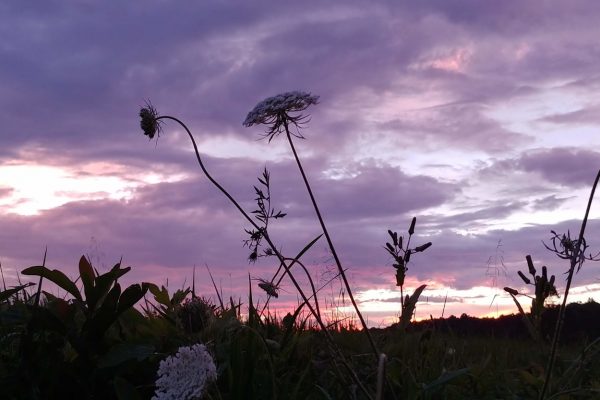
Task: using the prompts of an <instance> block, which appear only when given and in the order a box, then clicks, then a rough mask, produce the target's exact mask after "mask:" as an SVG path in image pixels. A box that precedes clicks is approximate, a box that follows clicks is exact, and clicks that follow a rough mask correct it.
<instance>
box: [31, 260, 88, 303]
mask: <svg viewBox="0 0 600 400" xmlns="http://www.w3.org/2000/svg"><path fill="white" fill-rule="evenodd" d="M21 273H22V274H23V275H34V276H41V277H43V278H46V279H48V280H49V281H50V282H52V283H54V284H56V285H57V286H58V287H60V288H61V289H64V290H65V291H67V292H68V293H70V294H71V295H72V296H73V297H75V298H76V299H77V300H79V301H83V299H82V298H81V293H79V289H77V286H75V284H74V283H73V281H71V280H70V279H69V278H68V277H67V276H66V275H65V274H64V273H62V272H61V271H59V270H57V269H54V270H49V269H48V268H46V267H44V266H42V265H36V266H33V267H29V268H25V269H24V270H23V271H22V272H21Z"/></svg>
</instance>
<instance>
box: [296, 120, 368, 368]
mask: <svg viewBox="0 0 600 400" xmlns="http://www.w3.org/2000/svg"><path fill="white" fill-rule="evenodd" d="M284 127H285V132H286V134H287V138H288V142H289V143H290V147H291V148H292V152H293V153H294V158H295V159H296V163H297V164H298V169H300V174H301V175H302V179H303V180H304V185H305V186H306V190H307V191H308V194H309V195H310V200H311V201H312V204H313V207H314V209H315V213H316V214H317V218H318V219H319V223H320V224H321V229H323V233H324V234H325V238H326V239H327V244H328V245H329V248H330V250H331V253H332V254H333V258H334V260H335V264H336V265H337V268H338V272H339V273H340V276H341V277H342V281H343V282H344V286H345V287H346V291H347V292H348V297H350V301H351V302H352V306H354V310H355V311H356V315H358V319H359V320H360V323H361V325H362V328H363V330H364V331H365V334H366V335H367V338H368V339H369V344H370V345H371V349H372V350H373V354H374V355H375V357H376V358H377V357H379V351H378V350H377V346H376V345H375V341H374V340H373V337H372V336H371V332H369V328H368V327H367V323H366V322H365V319H364V318H363V316H362V313H361V312H360V309H359V308H358V305H357V304H356V300H355V299H354V295H353V294H352V289H351V288H350V283H349V282H348V278H347V277H346V273H345V272H344V269H343V268H342V263H341V262H340V259H339V257H338V255H337V252H336V250H335V246H334V245H333V241H332V240H331V236H329V231H328V230H327V227H326V226H325V222H324V221H323V217H322V216H321V211H320V210H319V206H318V205H317V201H316V200H315V196H314V195H313V191H312V189H311V187H310V184H309V183H308V178H307V177H306V174H305V173H304V168H302V163H301V162H300V158H299V157H298V153H297V152H296V148H295V147H294V142H293V141H292V136H291V134H290V130H289V127H288V124H287V121H285V120H284Z"/></svg>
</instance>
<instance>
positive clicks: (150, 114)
mask: <svg viewBox="0 0 600 400" xmlns="http://www.w3.org/2000/svg"><path fill="white" fill-rule="evenodd" d="M157 118H158V111H156V108H154V107H153V106H152V104H151V103H150V102H147V103H146V107H143V108H142V109H141V110H140V127H141V128H142V131H144V135H146V136H148V137H149V138H150V139H152V138H154V135H157V136H160V131H161V126H160V122H159V121H158V120H157Z"/></svg>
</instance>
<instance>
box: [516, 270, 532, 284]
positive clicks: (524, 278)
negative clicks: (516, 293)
mask: <svg viewBox="0 0 600 400" xmlns="http://www.w3.org/2000/svg"><path fill="white" fill-rule="evenodd" d="M517 273H518V274H519V276H520V277H521V279H523V282H525V283H526V284H528V285H530V284H531V281H530V280H529V278H527V277H526V276H525V274H523V273H522V272H521V271H519V272H517Z"/></svg>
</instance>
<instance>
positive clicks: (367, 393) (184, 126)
mask: <svg viewBox="0 0 600 400" xmlns="http://www.w3.org/2000/svg"><path fill="white" fill-rule="evenodd" d="M161 119H170V120H173V121H175V122H177V123H178V124H179V125H181V126H182V127H183V129H185V131H186V132H187V134H188V136H189V138H190V140H191V141H192V145H193V146H194V152H195V153H196V160H197V161H198V165H200V168H201V169H202V172H204V175H206V177H207V178H208V180H209V181H210V182H211V183H212V184H213V185H215V186H216V187H217V188H218V189H219V190H220V191H221V192H222V193H223V194H224V195H225V197H227V199H229V201H230V202H231V203H233V205H234V206H235V207H236V208H237V209H238V211H239V212H240V213H241V214H242V215H243V216H244V218H246V220H247V221H248V222H249V223H250V224H251V225H252V226H253V227H254V228H255V229H257V230H260V227H259V226H258V225H257V224H256V222H254V220H253V219H252V218H251V217H250V216H249V215H248V213H246V211H244V209H243V208H242V207H241V206H240V204H239V203H238V202H237V201H236V200H235V199H234V198H233V196H231V195H230V194H229V192H227V190H225V188H223V186H221V185H220V184H219V182H217V181H216V180H215V179H214V178H213V177H212V176H211V175H210V173H209V172H208V170H207V169H206V167H205V166H204V163H203V162H202V159H201V158H200V152H199V151H198V145H197V144H196V140H195V139H194V136H193V135H192V132H190V130H189V129H188V127H187V126H186V125H185V124H184V123H183V122H182V121H181V120H179V119H177V118H175V117H171V116H169V115H161V116H159V117H157V118H156V121H159V120H161ZM263 237H264V239H265V240H266V242H267V243H268V244H269V247H271V249H272V250H273V252H274V253H275V255H276V256H277V258H278V259H279V263H280V265H283V268H285V271H286V273H287V274H288V275H289V277H290V280H291V281H292V283H293V285H294V287H295V288H296V290H297V291H298V293H299V294H300V296H301V297H302V300H303V301H304V302H306V305H307V307H308V309H309V311H310V313H311V314H312V315H313V316H314V317H315V320H316V321H317V323H318V324H319V327H320V328H321V330H322V331H323V333H324V334H325V336H326V338H327V339H328V340H329V342H330V343H331V344H332V346H334V348H335V349H336V350H335V351H336V353H337V356H338V357H339V358H340V360H341V361H342V363H343V364H344V366H345V367H346V369H347V370H348V372H349V373H350V376H351V377H352V380H353V381H354V382H355V383H356V384H357V385H358V387H359V388H360V389H361V390H362V391H363V393H364V394H365V395H366V396H367V398H368V399H372V397H371V395H370V394H369V392H368V391H367V389H366V388H365V387H364V385H363V384H362V382H361V381H360V379H359V378H358V376H357V375H356V373H355V372H354V370H352V368H351V367H350V364H348V361H347V360H346V357H345V356H344V354H343V353H342V352H341V351H340V350H339V348H338V347H337V346H335V341H334V340H333V337H332V336H331V334H330V332H329V331H328V330H327V327H326V326H325V324H324V323H323V321H322V320H321V318H320V317H319V313H317V311H316V310H315V309H314V307H313V306H312V305H311V304H310V302H309V299H308V298H307V297H306V295H305V294H304V291H303V290H302V288H301V287H300V284H299V283H298V281H297V280H296V278H294V275H293V274H292V272H291V271H290V267H289V266H288V265H287V264H286V261H285V258H284V257H283V255H282V254H281V253H280V252H279V250H277V247H275V244H274V243H273V242H272V241H271V238H270V237H269V235H268V234H267V232H266V231H263Z"/></svg>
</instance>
